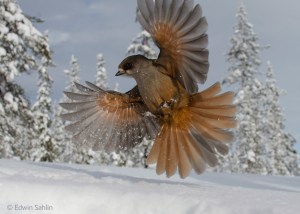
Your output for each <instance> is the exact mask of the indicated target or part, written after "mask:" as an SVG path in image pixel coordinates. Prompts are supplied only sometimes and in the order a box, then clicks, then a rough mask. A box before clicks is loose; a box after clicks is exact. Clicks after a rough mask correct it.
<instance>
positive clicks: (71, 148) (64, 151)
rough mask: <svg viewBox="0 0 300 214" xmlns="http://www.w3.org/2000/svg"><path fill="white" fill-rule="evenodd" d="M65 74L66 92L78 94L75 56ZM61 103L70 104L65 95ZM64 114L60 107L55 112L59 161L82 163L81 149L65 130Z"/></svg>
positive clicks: (55, 132) (54, 123) (54, 131)
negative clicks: (79, 154)
mask: <svg viewBox="0 0 300 214" xmlns="http://www.w3.org/2000/svg"><path fill="white" fill-rule="evenodd" d="M64 73H65V74H66V76H67V78H68V82H67V86H66V87H65V91H71V92H76V87H75V85H74V82H79V76H78V74H79V64H78V61H77V59H76V58H75V56H74V55H72V56H71V60H70V69H69V70H64ZM59 102H60V103H63V102H68V98H67V97H66V96H65V95H63V97H62V98H61V100H60V101H59ZM63 113H65V112H64V109H63V108H62V107H61V106H60V105H57V106H56V107H55V110H54V118H53V125H52V133H53V140H54V141H55V144H56V145H57V150H58V153H60V157H59V159H58V161H61V162H69V163H75V162H77V163H80V162H79V161H78V153H80V151H78V150H80V148H77V147H76V145H75V144H74V143H73V142H72V136H71V135H70V134H69V133H68V132H66V131H65V129H64V127H65V125H66V124H65V122H64V121H63V120H62V119H61V117H60V115H61V114H63Z"/></svg>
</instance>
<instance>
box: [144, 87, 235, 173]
mask: <svg viewBox="0 0 300 214" xmlns="http://www.w3.org/2000/svg"><path fill="white" fill-rule="evenodd" d="M220 90H221V87H220V83H216V84H214V85H213V86H211V87H209V88H208V89H206V90H204V91H202V92H200V93H196V94H193V95H191V96H190V101H189V105H188V106H186V107H182V108H179V109H176V110H174V112H173V113H172V117H171V119H170V120H169V121H168V122H165V123H163V124H162V126H161V128H160V132H159V134H158V136H157V138H156V140H155V143H154V145H153V147H152V149H151V151H150V153H149V155H148V159H147V163H148V164H153V163H157V165H156V172H157V174H162V173H164V172H166V174H167V176H168V177H170V176H172V175H174V174H175V172H176V171H177V169H178V171H179V174H180V177H182V178H185V177H186V176H188V175H189V173H190V171H191V169H194V171H195V172H196V173H197V174H200V173H202V172H203V171H204V170H205V168H206V165H207V164H208V165H209V166H215V165H216V164H217V156H216V155H217V153H220V154H222V155H225V154H227V153H228V147H227V145H226V144H225V143H229V142H231V141H233V139H234V135H233V133H232V132H230V131H229V129H231V128H235V127H236V120H235V118H234V116H235V113H236V107H235V106H234V105H232V102H233V98H234V94H233V93H232V92H226V93H223V94H218V93H219V92H220Z"/></svg>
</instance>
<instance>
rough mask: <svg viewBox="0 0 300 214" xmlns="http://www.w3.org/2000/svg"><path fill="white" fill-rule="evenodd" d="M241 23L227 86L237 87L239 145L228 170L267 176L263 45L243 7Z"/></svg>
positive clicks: (230, 56) (230, 58)
mask: <svg viewBox="0 0 300 214" xmlns="http://www.w3.org/2000/svg"><path fill="white" fill-rule="evenodd" d="M237 19H238V23H237V25H236V26H235V28H234V36H233V37H232V39H231V44H232V47H231V49H230V51H229V52H228V53H227V60H228V62H229V63H230V64H231V66H230V68H229V69H228V71H229V75H228V76H227V77H226V78H225V80H224V83H225V84H227V85H233V84H237V85H238V92H237V93H236V97H235V104H236V105H237V120H238V121H239V124H238V127H237V129H236V144H234V146H233V147H232V148H231V156H229V157H230V158H229V160H227V161H229V163H227V167H229V169H230V170H231V171H233V172H247V173H259V174H266V173H267V171H266V167H265V165H266V163H265V161H266V160H265V148H264V140H265V139H264V137H263V136H264V134H263V127H262V122H261V121H262V118H263V115H262V106H261V105H260V102H259V100H260V99H261V98H260V97H261V90H262V88H263V84H262V83H261V82H260V80H259V79H258V78H257V76H258V74H259V72H258V68H259V66H260V64H261V60H260V56H259V53H260V49H261V47H260V45H258V44H257V40H258V38H257V36H256V35H255V33H254V32H253V29H252V28H253V27H252V25H251V24H250V23H249V22H248V20H247V17H246V11H245V7H244V5H243V4H241V6H240V8H239V10H238V13H237Z"/></svg>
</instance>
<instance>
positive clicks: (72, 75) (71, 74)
mask: <svg viewBox="0 0 300 214" xmlns="http://www.w3.org/2000/svg"><path fill="white" fill-rule="evenodd" d="M79 70H80V69H79V64H78V61H77V59H76V57H75V56H74V55H72V56H71V60H70V70H64V73H65V74H66V76H67V78H68V83H67V87H66V90H67V91H71V92H76V87H75V85H74V82H79Z"/></svg>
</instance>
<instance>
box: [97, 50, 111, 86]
mask: <svg viewBox="0 0 300 214" xmlns="http://www.w3.org/2000/svg"><path fill="white" fill-rule="evenodd" d="M96 70H97V73H96V82H95V84H96V85H97V86H99V87H100V88H103V89H108V84H107V74H106V69H105V61H104V57H103V54H101V53H100V54H98V55H97V69H96Z"/></svg>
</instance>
